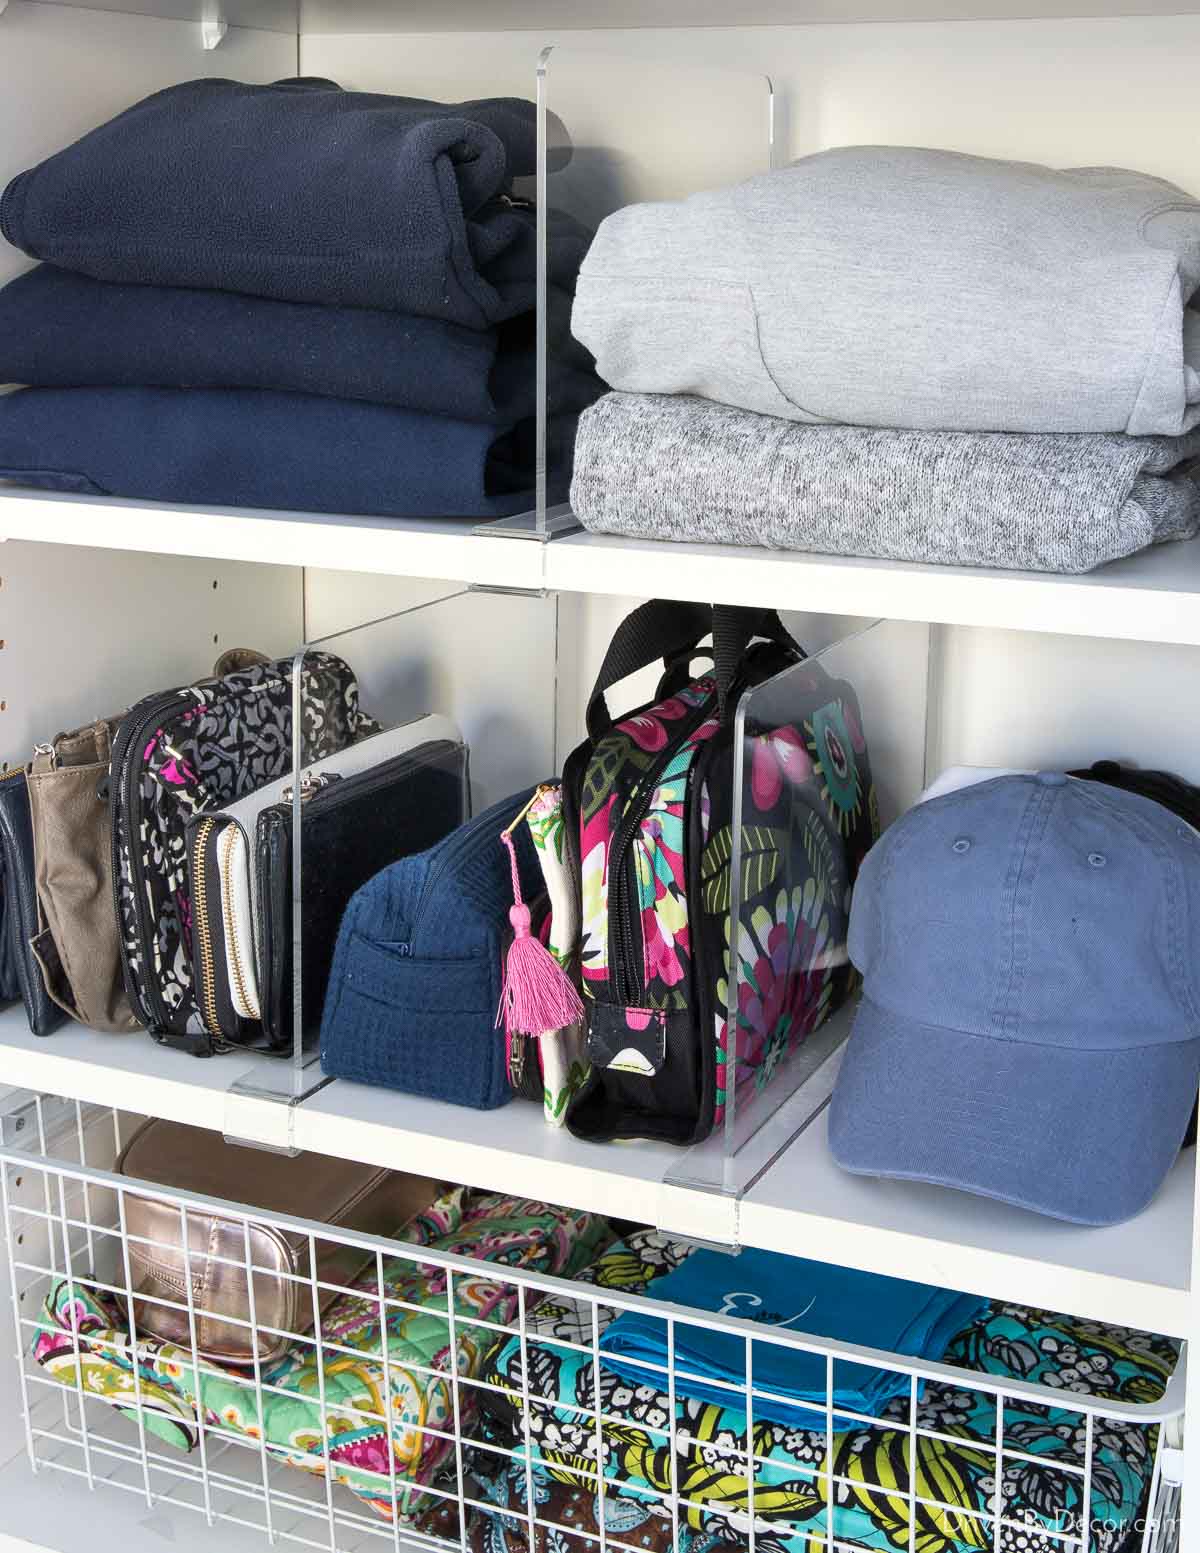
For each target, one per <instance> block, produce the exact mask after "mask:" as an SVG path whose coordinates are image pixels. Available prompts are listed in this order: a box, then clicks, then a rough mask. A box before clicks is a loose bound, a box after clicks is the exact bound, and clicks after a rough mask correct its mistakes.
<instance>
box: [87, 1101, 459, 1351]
mask: <svg viewBox="0 0 1200 1553" xmlns="http://www.w3.org/2000/svg"><path fill="white" fill-rule="evenodd" d="M117 1170H118V1172H119V1173H120V1174H122V1175H127V1176H135V1177H137V1178H138V1179H140V1180H142V1181H150V1182H154V1183H155V1184H157V1185H159V1186H163V1187H167V1188H170V1189H175V1190H180V1191H187V1192H194V1193H197V1194H199V1195H201V1196H204V1197H220V1198H226V1199H232V1200H234V1201H240V1202H244V1203H245V1204H246V1205H247V1206H249V1207H253V1208H257V1209H260V1210H261V1211H262V1212H263V1213H264V1214H267V1215H269V1214H277V1213H279V1214H288V1215H291V1216H294V1217H301V1216H302V1217H304V1218H306V1219H316V1220H318V1221H320V1222H321V1223H323V1224H328V1225H330V1226H331V1227H333V1228H335V1229H336V1228H341V1229H349V1230H357V1231H361V1232H362V1233H364V1234H370V1235H387V1236H394V1235H396V1234H397V1232H398V1231H400V1230H402V1229H403V1227H404V1226H405V1225H406V1224H407V1223H408V1222H409V1221H410V1220H411V1219H412V1218H414V1217H415V1216H416V1215H417V1214H418V1213H420V1212H421V1211H422V1210H423V1209H425V1208H427V1207H428V1206H429V1205H430V1203H432V1202H433V1201H434V1199H435V1198H436V1197H437V1196H439V1195H440V1193H441V1192H442V1191H443V1190H444V1189H445V1188H444V1186H443V1185H442V1183H441V1182H438V1181H433V1180H430V1179H429V1177H427V1176H415V1175H408V1174H406V1173H405V1172H403V1171H396V1170H378V1169H375V1168H374V1167H373V1166H370V1165H359V1164H355V1163H354V1162H352V1161H350V1160H344V1159H333V1158H330V1157H327V1156H325V1155H323V1154H298V1155H296V1156H295V1157H294V1158H289V1157H288V1156H286V1155H283V1154H273V1153H268V1152H266V1151H265V1150H259V1149H254V1148H246V1147H242V1146H240V1145H238V1144H234V1143H226V1142H225V1141H224V1139H222V1138H220V1137H218V1136H217V1135H216V1134H215V1133H212V1132H208V1131H206V1130H205V1129H203V1128H201V1127H187V1126H184V1125H183V1124H182V1123H177V1122H163V1121H151V1122H147V1123H146V1124H145V1125H144V1126H143V1127H141V1128H140V1129H139V1130H138V1131H137V1132H136V1133H135V1134H134V1136H133V1137H132V1138H131V1139H130V1141H129V1143H128V1144H127V1145H126V1147H125V1149H124V1151H123V1153H122V1155H121V1157H120V1159H119V1160H118V1161H117ZM125 1228H126V1236H127V1239H128V1243H129V1263H130V1271H131V1274H132V1282H133V1293H134V1295H135V1299H134V1320H135V1322H136V1324H137V1330H138V1332H139V1333H148V1334H151V1335H153V1336H155V1337H161V1338H163V1339H165V1340H167V1341H169V1342H172V1343H178V1344H179V1345H180V1346H181V1347H183V1348H187V1349H190V1348H191V1347H192V1319H193V1318H194V1320H195V1343H196V1351H197V1352H198V1353H199V1354H200V1355H201V1357H203V1358H208V1359H217V1360H219V1361H221V1362H222V1363H224V1364H252V1363H253V1362H254V1359H255V1356H256V1349H257V1357H258V1358H259V1359H260V1360H261V1361H263V1362H266V1361H268V1360H271V1359H275V1358H277V1357H278V1356H279V1355H280V1354H281V1353H282V1352H283V1351H284V1349H285V1348H286V1347H287V1345H288V1341H289V1337H288V1335H287V1334H292V1335H294V1336H298V1337H303V1336H305V1335H306V1334H308V1333H310V1332H312V1330H313V1328H314V1325H315V1316H314V1309H313V1289H314V1286H315V1287H316V1302H317V1307H318V1308H319V1309H320V1311H321V1313H322V1315H323V1314H324V1312H325V1311H326V1310H327V1309H328V1307H329V1306H330V1305H331V1304H332V1302H333V1301H334V1300H335V1299H337V1297H338V1292H339V1291H338V1290H337V1289H331V1288H323V1287H321V1285H322V1284H337V1285H340V1286H342V1287H345V1286H346V1285H347V1284H349V1283H350V1282H351V1281H352V1280H353V1279H354V1278H356V1277H357V1276H358V1275H359V1274H360V1273H361V1272H362V1271H363V1269H364V1267H367V1266H369V1265H370V1263H371V1262H372V1261H373V1260H374V1256H375V1253H374V1252H364V1251H362V1250H360V1249H357V1248H355V1247H353V1246H345V1245H341V1244H339V1243H338V1242H336V1241H333V1240H326V1239H324V1238H323V1237H321V1236H319V1235H318V1236H316V1237H315V1249H316V1258H315V1266H314V1263H313V1258H312V1256H311V1255H310V1242H309V1237H308V1235H307V1234H306V1233H305V1232H303V1231H297V1230H291V1229H288V1228H285V1227H283V1226H281V1225H275V1224H270V1223H256V1222H254V1221H253V1220H251V1221H250V1222H249V1233H248V1236H247V1228H246V1221H245V1220H244V1219H241V1218H239V1217H238V1216H237V1215H236V1214H228V1215H227V1214H223V1213H220V1212H217V1211H214V1210H210V1209H206V1208H201V1207H195V1208H189V1209H188V1211H187V1239H188V1248H189V1249H188V1252H186V1253H185V1251H184V1248H183V1215H182V1214H181V1212H180V1209H179V1206H178V1204H176V1203H170V1202H162V1201H160V1200H158V1199H154V1198H149V1197H140V1196H137V1195H135V1194H134V1193H132V1192H130V1193H127V1194H126V1197H125ZM247 1239H248V1242H249V1256H250V1265H251V1267H252V1268H253V1279H254V1308H253V1313H252V1312H251V1305H250V1282H249V1278H248V1276H247V1260H246V1258H247ZM185 1267H186V1268H187V1270H188V1271H189V1272H190V1276H191V1283H192V1307H191V1310H190V1311H189V1309H188V1296H187V1285H186V1284H185V1282H184V1277H185ZM314 1280H315V1285H314ZM157 1301H166V1302H168V1303H163V1304H160V1303H157ZM252 1314H253V1324H251V1322H252ZM269 1329H270V1330H269Z"/></svg>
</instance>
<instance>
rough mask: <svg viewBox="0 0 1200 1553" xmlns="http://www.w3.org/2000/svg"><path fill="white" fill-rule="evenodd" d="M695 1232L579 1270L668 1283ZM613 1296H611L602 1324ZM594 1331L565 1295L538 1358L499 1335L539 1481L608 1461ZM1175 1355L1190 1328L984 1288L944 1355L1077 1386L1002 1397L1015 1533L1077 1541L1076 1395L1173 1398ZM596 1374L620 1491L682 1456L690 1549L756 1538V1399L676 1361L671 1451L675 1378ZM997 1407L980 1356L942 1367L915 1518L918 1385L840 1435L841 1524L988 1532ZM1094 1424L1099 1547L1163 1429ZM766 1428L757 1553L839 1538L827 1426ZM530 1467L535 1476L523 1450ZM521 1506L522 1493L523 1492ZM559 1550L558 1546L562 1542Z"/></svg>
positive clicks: (945, 1547)
mask: <svg viewBox="0 0 1200 1553" xmlns="http://www.w3.org/2000/svg"><path fill="white" fill-rule="evenodd" d="M690 1249H691V1248H689V1247H687V1246H686V1245H683V1244H680V1243H678V1242H672V1241H670V1240H667V1239H665V1238H664V1237H662V1236H660V1235H658V1234H656V1233H654V1232H652V1231H644V1232H638V1233H637V1234H634V1235H632V1236H630V1237H629V1239H627V1240H626V1241H625V1242H623V1243H622V1244H619V1245H617V1246H614V1247H613V1248H612V1249H611V1250H609V1251H608V1252H606V1253H604V1254H603V1255H602V1256H601V1257H600V1258H599V1259H598V1261H597V1262H596V1263H595V1265H594V1266H593V1267H592V1268H591V1269H589V1270H588V1272H586V1273H585V1274H583V1275H582V1279H581V1280H580V1281H584V1282H589V1283H593V1284H595V1285H597V1286H598V1287H600V1288H602V1289H603V1288H607V1289H613V1290H619V1291H621V1292H622V1293H630V1294H636V1293H643V1292H652V1287H653V1283H654V1280H655V1279H656V1278H659V1277H661V1276H662V1275H663V1274H665V1273H667V1272H669V1271H670V1270H671V1269H672V1268H674V1267H676V1266H678V1265H679V1264H680V1263H681V1262H682V1261H683V1260H684V1259H685V1258H686V1257H687V1256H688V1255H689V1254H690ZM611 1314H613V1313H610V1312H607V1311H605V1310H604V1309H603V1307H601V1308H600V1310H599V1312H598V1317H599V1324H600V1327H601V1329H603V1327H604V1326H605V1325H607V1321H608V1319H611ZM591 1342H592V1308H591V1306H590V1304H589V1303H587V1302H583V1301H574V1300H571V1299H569V1298H562V1299H557V1298H556V1299H553V1300H550V1301H547V1302H545V1303H543V1304H542V1305H541V1306H539V1308H538V1309H537V1310H536V1311H535V1312H534V1313H533V1315H532V1317H531V1321H530V1335H529V1342H528V1349H527V1351H528V1360H529V1362H528V1374H527V1375H523V1373H522V1362H521V1347H520V1344H519V1343H518V1342H516V1341H510V1342H507V1343H506V1344H505V1345H504V1346H503V1347H501V1348H500V1349H498V1351H497V1352H496V1353H495V1354H494V1356H493V1357H492V1359H491V1361H490V1363H489V1364H488V1366H487V1368H486V1372H485V1373H486V1376H487V1378H488V1379H489V1380H490V1381H491V1382H492V1383H493V1384H495V1385H497V1386H499V1387H502V1388H503V1389H504V1391H505V1392H506V1393H507V1402H506V1403H504V1404H501V1405H500V1406H499V1407H494V1408H493V1418H494V1426H495V1427H497V1428H498V1429H500V1430H502V1431H503V1430H504V1429H505V1428H507V1429H508V1430H509V1438H510V1440H511V1441H512V1442H513V1443H514V1444H515V1445H516V1447H517V1449H518V1451H520V1448H521V1442H522V1441H523V1439H524V1424H523V1419H522V1414H521V1399H522V1391H523V1383H524V1382H525V1381H527V1382H528V1392H529V1395H530V1397H532V1398H534V1399H536V1400H535V1401H534V1403H533V1405H531V1406H530V1407H529V1409H528V1426H529V1432H530V1438H531V1440H532V1443H533V1457H534V1460H535V1462H536V1464H537V1477H538V1481H539V1482H541V1483H543V1484H544V1485H549V1484H551V1483H557V1484H559V1485H564V1486H572V1487H574V1488H575V1489H578V1488H580V1487H581V1486H582V1487H585V1488H586V1489H587V1491H588V1494H589V1496H590V1495H592V1494H594V1491H595V1478H594V1476H593V1477H591V1478H589V1477H588V1476H587V1473H588V1472H591V1473H593V1474H594V1473H595V1469H596V1425H595V1418H594V1413H593V1412H592V1410H593V1408H594V1406H595V1393H594V1389H593V1387H594V1373H595V1372H594V1370H593V1365H592V1361H591V1358H590V1357H589V1356H588V1354H587V1353H586V1352H584V1353H581V1352H578V1351H575V1350H573V1349H571V1348H567V1347H563V1346H560V1345H561V1344H576V1345H580V1346H582V1347H583V1348H584V1349H586V1348H587V1347H588V1346H589V1345H590V1344H591ZM1177 1357H1178V1346H1177V1344H1176V1343H1174V1342H1173V1341H1171V1340H1169V1339H1166V1338H1162V1337H1155V1336H1151V1335H1150V1334H1147V1333H1142V1332H1134V1331H1131V1330H1128V1329H1126V1328H1122V1327H1113V1326H1105V1325H1103V1324H1101V1323H1098V1322H1088V1321H1079V1320H1074V1319H1072V1318H1069V1317H1064V1316H1060V1315H1057V1314H1054V1313H1051V1312H1047V1311H1039V1310H1031V1309H1027V1308H1026V1307H1024V1306H1018V1305H1011V1304H1002V1303H992V1304H990V1305H988V1306H986V1307H985V1308H984V1310H983V1311H982V1312H981V1313H980V1314H979V1316H978V1317H977V1318H976V1319H975V1320H974V1321H973V1322H972V1323H971V1324H970V1325H969V1326H968V1327H966V1328H965V1329H964V1330H963V1331H962V1332H960V1333H959V1334H958V1335H957V1336H956V1337H955V1338H954V1339H953V1340H952V1341H951V1343H950V1345H949V1348H948V1350H947V1352H946V1354H945V1356H944V1360H943V1362H944V1363H947V1364H950V1365H954V1366H961V1367H962V1368H963V1369H964V1371H966V1370H970V1369H973V1370H976V1371H978V1372H982V1373H984V1374H987V1375H991V1376H1004V1377H1006V1378H1011V1379H1016V1380H1021V1381H1027V1382H1033V1383H1036V1384H1039V1385H1044V1386H1050V1387H1054V1388H1057V1389H1058V1390H1061V1391H1062V1393H1063V1404H1064V1405H1063V1406H1062V1407H1061V1408H1056V1407H1048V1406H1044V1405H1041V1404H1034V1403H1028V1402H1023V1401H1015V1400H1011V1399H1010V1400H1009V1401H1008V1402H1007V1403H1006V1405H1005V1408H1004V1420H1003V1424H1004V1428H1003V1439H1004V1448H1005V1452H1006V1454H1005V1459H1004V1471H1003V1481H1002V1484H1001V1493H1002V1496H1003V1504H1004V1511H1003V1515H1004V1518H1005V1521H1006V1522H1009V1523H1011V1524H1007V1525H1002V1528H1001V1536H1000V1547H1001V1549H1003V1550H1006V1553H1065V1550H1066V1545H1065V1544H1064V1543H1063V1542H1062V1541H1061V1540H1056V1538H1055V1534H1058V1535H1059V1537H1061V1536H1062V1535H1063V1534H1067V1535H1074V1536H1078V1535H1079V1530H1080V1524H1081V1517H1082V1512H1083V1488H1084V1484H1083V1475H1082V1473H1081V1472H1079V1471H1072V1470H1070V1469H1071V1468H1072V1467H1074V1468H1080V1467H1081V1466H1082V1464H1083V1462H1084V1459H1085V1446H1086V1427H1087V1425H1086V1418H1085V1417H1084V1416H1083V1415H1082V1414H1080V1413H1078V1412H1072V1411H1071V1409H1070V1405H1069V1404H1070V1398H1071V1396H1072V1395H1079V1396H1089V1397H1102V1398H1105V1399H1111V1400H1113V1401H1119V1402H1131V1403H1139V1404H1140V1403H1147V1402H1151V1401H1153V1400H1155V1399H1156V1398H1158V1397H1159V1396H1161V1394H1162V1392H1163V1389H1164V1387H1165V1385H1166V1382H1167V1380H1168V1378H1169V1376H1170V1374H1171V1371H1172V1369H1173V1367H1174V1365H1175V1362H1176V1359H1177ZM598 1378H599V1393H600V1405H601V1409H602V1411H603V1414H604V1415H605V1418H606V1420H611V1421H608V1422H606V1423H605V1424H604V1427H603V1449H604V1456H605V1468H604V1470H605V1477H606V1479H607V1482H608V1484H611V1488H610V1489H609V1492H610V1493H619V1494H626V1493H629V1492H633V1493H634V1495H635V1497H636V1494H637V1490H638V1489H639V1488H640V1489H643V1490H644V1489H645V1488H647V1487H648V1488H650V1489H653V1490H656V1491H657V1493H658V1494H660V1495H665V1494H668V1493H669V1492H670V1490H671V1487H672V1471H673V1470H674V1475H675V1480H676V1482H677V1484H678V1488H679V1492H680V1494H681V1496H682V1497H683V1498H684V1499H685V1500H686V1501H687V1506H686V1508H685V1509H684V1510H683V1511H682V1512H681V1524H682V1525H683V1526H685V1527H686V1529H687V1537H688V1541H687V1549H686V1553H703V1550H705V1549H708V1548H715V1547H722V1548H724V1547H728V1546H729V1545H730V1544H732V1545H733V1546H735V1547H744V1546H745V1545H746V1527H747V1525H748V1517H749V1514H750V1504H751V1489H750V1486H749V1484H748V1483H747V1474H746V1465H745V1460H746V1437H747V1420H746V1415H745V1412H744V1411H742V1410H740V1409H738V1408H736V1407H732V1406H729V1407H723V1406H718V1405H715V1404H713V1403H710V1402H704V1401H699V1400H695V1399H692V1398H689V1397H688V1396H687V1395H686V1381H684V1380H682V1379H677V1383H676V1389H677V1395H676V1406H675V1426H676V1430H677V1442H678V1448H677V1450H676V1453H675V1461H674V1464H673V1465H672V1461H671V1453H670V1451H669V1449H668V1448H667V1446H666V1444H665V1440H664V1436H663V1433H662V1431H664V1430H665V1429H667V1428H668V1426H669V1424H670V1421H671V1405H670V1398H669V1396H668V1395H667V1394H666V1393H665V1391H664V1390H660V1389H659V1387H658V1386H657V1385H656V1384H653V1383H650V1382H648V1383H647V1384H644V1385H631V1384H630V1383H629V1382H628V1381H626V1380H622V1379H621V1378H620V1377H618V1376H616V1375H615V1374H612V1373H611V1372H609V1371H607V1370H606V1369H605V1368H604V1366H603V1365H601V1366H600V1367H599V1370H598ZM996 1414H997V1408H996V1405H995V1401H994V1398H993V1397H991V1396H989V1395H987V1394H985V1393H983V1392H981V1391H978V1390H975V1389H974V1388H973V1386H972V1381H971V1376H970V1375H969V1374H966V1373H964V1375H963V1377H962V1382H961V1384H942V1383H934V1382H932V1381H930V1382H926V1383H925V1386H924V1388H923V1392H922V1394H921V1397H920V1400H919V1402H918V1405H917V1424H918V1428H919V1429H920V1430H921V1431H928V1432H926V1433H922V1434H920V1435H919V1437H918V1438H919V1443H918V1448H917V1471H916V1492H917V1495H918V1498H919V1500H924V1501H930V1502H931V1503H920V1502H918V1503H917V1506H916V1512H915V1517H914V1525H913V1526H912V1527H911V1528H910V1514H909V1506H908V1503H907V1501H906V1499H905V1497H904V1495H905V1492H906V1490H907V1485H908V1475H909V1469H908V1444H907V1439H908V1437H907V1434H906V1432H905V1429H904V1426H905V1425H906V1424H907V1421H908V1401H907V1399H901V1400H899V1401H897V1402H894V1403H892V1404H890V1405H889V1407H888V1408H887V1409H886V1410H885V1411H884V1412H883V1413H882V1414H881V1416H880V1421H879V1423H878V1424H877V1425H875V1426H868V1425H863V1426H861V1427H859V1428H856V1429H853V1430H846V1431H843V1432H841V1433H837V1434H835V1435H834V1436H833V1441H832V1445H833V1450H832V1455H833V1461H832V1466H833V1473H834V1477H835V1488H834V1505H833V1527H832V1529H833V1535H834V1537H835V1538H836V1539H837V1540H838V1541H840V1542H852V1543H854V1544H857V1545H858V1546H860V1547H864V1548H877V1549H880V1550H888V1549H903V1550H906V1553H908V1550H909V1549H910V1541H911V1544H912V1548H911V1553H976V1550H985V1549H988V1550H990V1549H991V1547H992V1523H991V1519H990V1512H991V1506H992V1503H993V1500H994V1497H995V1492H996V1481H995V1470H996V1457H995V1454H994V1450H993V1449H992V1444H993V1441H994V1440H995V1437H996V1425H997V1416H996ZM1093 1431H1094V1433H1093V1452H1092V1455H1093V1464H1092V1473H1091V1492H1090V1504H1089V1508H1088V1519H1089V1520H1090V1522H1091V1528H1092V1529H1091V1535H1090V1541H1089V1545H1090V1547H1091V1548H1092V1549H1093V1550H1095V1553H1116V1550H1117V1549H1119V1548H1120V1547H1122V1545H1123V1543H1124V1541H1125V1540H1126V1538H1127V1537H1128V1536H1129V1535H1131V1533H1132V1529H1133V1527H1134V1523H1135V1521H1136V1519H1137V1517H1138V1516H1139V1514H1141V1513H1142V1507H1143V1501H1144V1498H1145V1494H1146V1490H1147V1487H1148V1484H1149V1481H1150V1478H1151V1475H1152V1471H1153V1462H1154V1451H1155V1447H1156V1443H1157V1429H1156V1428H1154V1427H1152V1426H1144V1425H1139V1424H1137V1423H1131V1422H1126V1421H1123V1420H1120V1419H1106V1418H1096V1419H1095V1421H1094V1424H1093ZM752 1435H753V1451H754V1455H755V1458H756V1459H757V1461H758V1467H757V1471H756V1473H755V1474H754V1486H753V1513H754V1517H755V1521H756V1525H757V1528H758V1535H757V1536H756V1549H757V1550H758V1553H808V1545H809V1543H810V1542H811V1543H812V1547H813V1550H816V1549H817V1548H818V1547H819V1546H824V1541H825V1535H826V1529H827V1526H828V1525H829V1504H828V1499H829V1494H828V1486H827V1484H828V1479H827V1477H826V1476H825V1475H824V1474H825V1473H826V1469H827V1465H828V1464H827V1460H826V1440H825V1435H824V1432H823V1431H821V1430H805V1429H798V1428H787V1427H783V1426H781V1425H778V1424H773V1423H768V1422H759V1421H755V1423H754V1425H753V1430H752ZM933 1435H936V1436H938V1438H934V1437H932V1436H933ZM1008 1453H1012V1454H1008ZM520 1480H521V1482H522V1484H523V1482H524V1471H523V1468H522V1470H521V1472H520ZM546 1491H547V1493H549V1488H548V1487H547V1488H546ZM576 1497H578V1495H576ZM934 1501H936V1504H935V1503H932V1502H934ZM644 1504H645V1501H644V1500H643V1505H644ZM937 1505H943V1506H949V1507H950V1508H948V1509H943V1508H937ZM520 1507H521V1506H520V1503H519V1502H518V1503H516V1504H514V1505H513V1508H514V1509H519V1508H520ZM513 1525H515V1523H513ZM646 1525H647V1528H649V1529H648V1530H647V1532H646V1534H647V1535H649V1531H650V1530H653V1529H654V1527H655V1526H656V1525H657V1526H658V1529H659V1530H660V1531H661V1524H659V1523H658V1522H656V1520H655V1518H654V1517H653V1516H647V1517H646ZM511 1529H512V1528H511V1526H510V1530H511ZM914 1532H915V1537H914V1535H913V1533H914ZM522 1538H523V1533H522ZM681 1542H682V1533H681ZM635 1545H638V1544H637V1543H636V1540H635ZM645 1545H646V1546H647V1547H650V1546H654V1545H656V1544H654V1543H653V1542H647V1543H646V1544H645ZM480 1546H481V1548H483V1547H484V1545H483V1544H481V1545H480ZM521 1546H523V1541H522V1542H511V1541H510V1543H507V1544H505V1543H502V1542H492V1543H488V1544H486V1550H485V1553H505V1550H506V1549H507V1548H510V1547H511V1548H513V1549H517V1548H519V1547H521ZM563 1546H564V1548H565V1547H566V1546H568V1545H567V1544H563ZM571 1546H574V1545H573V1544H571ZM579 1546H580V1547H581V1548H582V1546H583V1544H582V1543H580V1544H579ZM666 1546H668V1547H669V1546H670V1542H669V1539H668V1542H667V1544H666ZM539 1553H543V1550H539ZM544 1553H559V1550H558V1549H557V1548H556V1547H555V1544H554V1542H553V1541H552V1540H551V1541H548V1542H547V1543H546V1545H545V1550H544ZM680 1553H683V1549H682V1547H681V1550H680Z"/></svg>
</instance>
